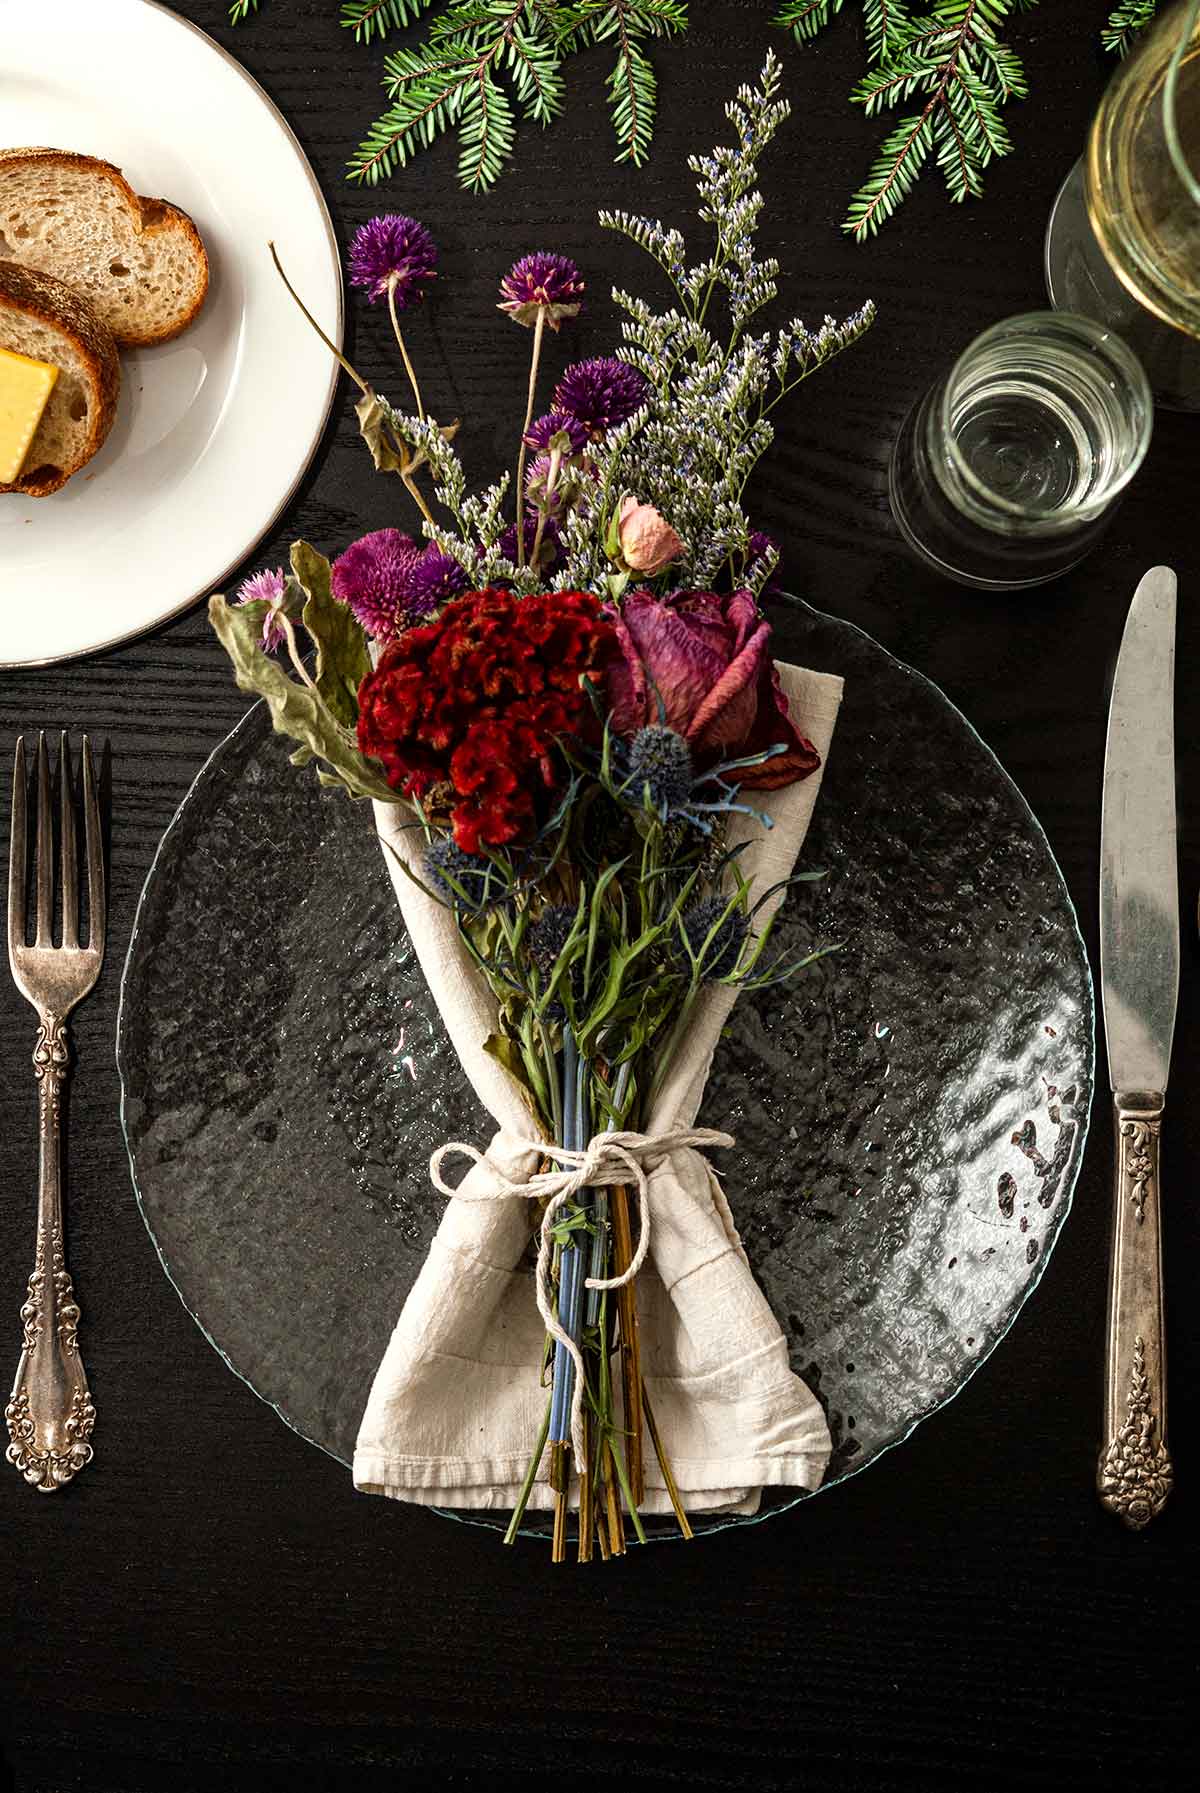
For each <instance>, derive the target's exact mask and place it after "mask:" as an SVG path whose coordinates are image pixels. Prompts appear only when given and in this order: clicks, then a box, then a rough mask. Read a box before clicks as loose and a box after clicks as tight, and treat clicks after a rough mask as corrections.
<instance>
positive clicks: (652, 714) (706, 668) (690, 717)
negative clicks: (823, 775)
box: [607, 591, 821, 790]
mask: <svg viewBox="0 0 1200 1793" xmlns="http://www.w3.org/2000/svg"><path fill="white" fill-rule="evenodd" d="M608 615H609V616H610V617H611V618H612V621H613V623H614V624H615V626H616V631H617V640H618V643H619V646H620V650H621V652H620V658H619V659H618V660H616V661H615V662H614V663H613V664H612V665H611V666H610V668H609V671H608V675H607V688H608V701H609V711H610V716H611V720H612V726H613V728H614V729H615V730H616V731H617V733H618V734H620V735H627V736H628V735H633V734H636V733H637V731H638V729H640V728H646V727H648V726H650V725H652V724H655V723H659V722H665V723H666V725H667V727H668V728H673V729H674V730H675V732H676V733H677V734H680V735H682V736H683V737H684V739H685V740H686V741H687V742H688V743H689V745H690V746H691V749H692V753H693V755H694V757H695V760H696V763H697V764H698V765H700V766H704V765H706V764H707V765H710V766H711V765H714V764H716V763H717V762H718V761H720V760H730V759H741V758H742V757H744V756H747V755H750V754H755V753H763V752H765V751H766V750H767V749H768V748H771V747H776V748H778V749H781V751H777V752H776V753H775V754H774V755H773V756H772V757H771V758H770V759H768V760H764V761H763V762H762V764H761V765H758V766H747V767H745V768H744V769H743V770H741V771H739V773H738V774H737V777H738V782H739V783H740V784H742V785H744V786H746V787H747V788H749V789H752V790H775V789H777V788H778V787H779V786H780V785H785V784H794V783H795V782H796V781H797V780H798V779H801V778H807V777H808V776H809V774H810V773H811V772H815V771H816V769H817V767H818V766H819V765H820V763H821V758H820V755H819V754H818V752H817V750H816V748H815V747H814V746H813V744H812V742H811V741H808V740H806V739H805V737H804V736H803V735H802V734H801V733H800V732H799V730H798V729H797V728H796V725H795V724H794V722H793V721H792V719H791V717H790V716H789V714H788V706H787V698H786V697H785V696H784V694H783V691H782V690H781V688H780V684H779V674H778V672H777V671H776V669H775V663H774V661H773V660H772V658H771V654H770V647H769V643H770V639H771V625H770V623H768V622H767V621H766V620H765V619H764V618H763V617H762V616H761V615H760V614H759V610H758V606H757V605H756V604H755V602H754V598H753V596H752V595H751V593H750V592H748V591H735V592H724V593H721V594H720V595H718V594H717V593H716V592H711V591H680V592H675V593H674V594H673V595H672V596H671V597H669V598H656V597H654V596H653V595H652V594H651V593H650V592H648V591H633V592H629V593H628V594H627V595H626V597H625V599H624V601H623V602H622V604H621V605H620V607H619V608H617V607H616V606H611V607H610V608H609V610H608Z"/></svg>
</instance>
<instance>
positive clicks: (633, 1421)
mask: <svg viewBox="0 0 1200 1793" xmlns="http://www.w3.org/2000/svg"><path fill="white" fill-rule="evenodd" d="M611 1203H612V1207H611V1212H612V1240H613V1246H612V1252H613V1263H612V1269H613V1274H614V1275H616V1276H620V1275H621V1274H622V1272H623V1271H624V1270H626V1269H627V1268H628V1266H629V1263H630V1261H631V1259H632V1257H633V1234H632V1229H631V1227H630V1222H629V1191H628V1190H627V1189H614V1190H613V1192H612V1197H611ZM616 1295H617V1320H618V1323H619V1325H620V1329H621V1395H622V1406H623V1408H624V1413H625V1431H626V1434H627V1436H628V1438H629V1481H630V1486H631V1488H632V1491H633V1504H634V1506H635V1507H640V1506H641V1504H642V1502H643V1500H645V1498H646V1477H645V1469H644V1465H643V1461H642V1352H641V1339H640V1334H639V1330H638V1317H637V1293H636V1291H635V1288H634V1285H633V1283H625V1284H624V1286H623V1287H622V1288H619V1289H618V1290H617V1291H616Z"/></svg>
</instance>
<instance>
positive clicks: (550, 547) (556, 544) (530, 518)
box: [497, 511, 562, 573]
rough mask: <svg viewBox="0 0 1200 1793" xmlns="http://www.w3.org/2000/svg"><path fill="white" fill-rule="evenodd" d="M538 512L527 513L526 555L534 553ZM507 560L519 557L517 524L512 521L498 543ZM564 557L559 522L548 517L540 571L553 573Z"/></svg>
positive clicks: (544, 530) (544, 531) (539, 553)
mask: <svg viewBox="0 0 1200 1793" xmlns="http://www.w3.org/2000/svg"><path fill="white" fill-rule="evenodd" d="M537 525H538V520H537V512H536V511H526V513H525V556H526V559H528V558H529V556H530V555H531V554H532V553H533V544H534V542H535V541H536V539H537ZM497 545H498V547H499V549H500V552H501V554H503V556H504V558H505V560H511V561H515V560H516V558H517V526H516V524H515V523H510V524H509V526H508V528H507V529H506V530H505V531H504V533H503V535H502V536H501V537H500V540H499V543H498V544H497ZM561 559H562V547H561V538H560V536H559V533H558V524H557V523H556V522H555V521H554V519H553V518H552V517H547V519H546V526H545V528H544V529H543V530H542V543H541V547H540V548H539V549H538V571H539V572H541V573H552V572H553V571H554V569H555V567H556V566H557V565H558V563H559V561H560V560H561Z"/></svg>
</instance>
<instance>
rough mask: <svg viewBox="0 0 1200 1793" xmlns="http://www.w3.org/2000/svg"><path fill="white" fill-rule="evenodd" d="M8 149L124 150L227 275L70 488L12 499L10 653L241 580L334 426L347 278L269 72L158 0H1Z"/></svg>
mask: <svg viewBox="0 0 1200 1793" xmlns="http://www.w3.org/2000/svg"><path fill="white" fill-rule="evenodd" d="M0 45H2V46H3V48H2V50H0V144H2V145H4V146H6V147H7V146H11V145H17V144H52V145H53V146H54V147H55V148H57V149H73V150H81V151H83V152H85V153H86V154H89V155H95V156H101V157H103V158H104V159H105V160H107V161H110V162H115V163H116V164H117V165H118V166H119V167H120V168H122V169H123V170H124V172H125V176H126V178H127V179H128V180H129V182H130V184H131V185H132V186H133V187H134V189H135V190H136V191H137V192H139V193H145V194H149V195H150V196H151V197H153V198H159V197H162V198H167V199H171V200H173V201H174V202H175V204H177V205H181V206H182V207H183V208H184V210H185V211H187V212H190V213H191V215H192V217H193V218H194V219H195V221H196V224H197V225H198V227H199V230H200V234H201V235H202V237H203V238H204V241H205V244H206V246H207V249H208V253H209V258H210V261H211V265H212V284H211V286H210V288H209V294H208V299H207V301H206V303H205V306H204V309H203V311H202V312H201V313H200V316H199V318H198V319H197V320H196V322H195V323H194V324H193V325H192V326H191V328H190V329H188V330H186V331H185V332H184V334H183V335H182V336H180V337H177V338H176V340H175V341H174V342H169V343H165V344H163V345H162V346H160V347H158V348H151V349H135V350H128V351H126V352H125V353H124V354H123V356H122V370H123V378H122V386H121V402H120V407H119V410H118V414H117V420H116V422H115V424H114V425H113V429H112V433H111V435H110V436H109V438H108V441H107V442H106V443H105V445H104V447H103V448H102V449H101V451H100V453H99V454H98V455H97V456H96V458H95V459H94V460H93V461H92V462H91V463H90V465H89V466H87V467H86V468H84V470H83V471H82V472H81V473H78V474H76V476H75V478H74V479H72V480H71V481H70V482H69V483H68V484H67V485H66V486H64V488H63V489H62V491H61V492H58V493H55V495H54V496H53V497H51V498H26V497H23V496H22V495H20V494H17V493H6V494H3V495H0V666H30V665H39V664H45V663H47V662H49V661H53V660H65V659H70V658H72V657H74V656H76V655H79V654H87V653H92V652H95V651H96V650H97V649H99V648H104V647H111V646H112V645H113V644H114V643H116V642H118V641H123V640H125V639H127V638H128V637H129V636H131V635H136V634H138V633H140V632H141V631H142V630H145V629H149V628H152V627H153V626H154V625H155V624H156V623H160V622H163V621H165V619H166V618H168V617H170V616H174V615H175V614H176V613H177V612H179V611H181V610H184V609H186V608H187V606H188V605H189V604H191V603H193V602H194V601H195V600H196V599H197V598H200V597H204V596H205V595H207V594H208V593H209V592H211V591H215V590H219V589H220V587H221V585H222V582H223V581H224V580H225V578H226V576H227V574H229V573H230V572H232V571H233V569H234V568H236V567H237V566H239V565H240V563H241V562H242V561H243V560H245V559H246V558H247V556H248V555H250V554H251V553H252V551H253V549H254V546H255V544H256V542H258V541H259V540H260V539H261V538H262V537H263V536H264V535H265V534H266V533H267V531H268V530H269V529H270V527H271V525H272V524H273V523H274V521H275V519H276V517H277V516H278V515H279V513H280V512H281V511H282V509H283V507H284V506H285V505H286V504H287V502H288V499H289V498H290V497H291V495H292V493H293V492H294V491H295V489H296V486H297V484H298V483H299V480H300V478H301V476H302V474H303V473H304V470H305V468H306V467H307V466H308V463H309V460H310V459H311V457H312V454H313V451H314V449H315V448H316V445H317V442H318V440H319V438H320V435H321V431H322V428H323V427H324V423H325V419H326V417H327V416H328V414H329V406H330V402H331V400H332V397H333V390H334V385H335V382H336V375H337V365H336V363H335V362H334V360H333V357H332V356H331V355H330V354H329V351H328V350H327V349H326V348H324V347H323V346H322V345H321V343H320V342H319V341H318V340H317V338H316V336H315V335H314V334H313V332H312V330H311V329H310V328H309V326H308V325H307V324H306V323H305V321H304V319H303V318H302V317H301V315H300V313H299V312H298V311H297V310H296V307H295V306H294V304H293V303H292V301H291V299H290V298H289V297H288V295H287V292H286V291H285V290H284V287H283V285H282V284H281V282H280V280H279V276H278V275H277V274H276V272H275V270H274V267H273V266H272V263H271V258H270V255H269V253H268V251H267V240H268V238H272V237H273V238H274V240H275V242H276V245H277V247H278V249H279V254H280V257H281V259H282V261H283V264H284V266H285V267H286V268H287V270H288V274H289V276H290V277H291V279H292V281H293V283H294V284H295V286H296V287H297V290H298V291H299V292H301V293H302V294H303V295H304V298H305V300H306V302H307V304H308V305H309V307H310V309H311V310H312V312H313V313H314V315H315V316H316V318H317V319H318V320H319V322H320V323H321V325H322V327H323V328H324V329H325V330H326V331H327V332H328V334H329V335H330V336H331V337H332V338H333V339H334V341H335V342H338V343H339V344H340V342H341V335H342V283H341V270H340V266H339V261H338V253H337V244H336V242H335V239H334V235H333V228H332V226H331V224H330V221H329V214H328V212H327V210H326V208H325V202H324V200H323V199H322V198H321V193H320V189H319V188H318V186H317V183H316V179H315V177H314V175H313V172H312V169H311V168H310V167H309V165H308V162H307V161H306V159H305V156H304V152H303V151H302V150H301V148H300V145H299V144H298V143H297V141H296V139H295V137H294V136H293V135H292V133H291V131H290V129H289V128H288V126H287V124H286V123H285V121H284V120H283V118H282V117H281V115H280V114H279V112H278V111H277V110H276V109H275V107H274V105H273V104H272V103H271V101H270V100H269V99H268V98H267V96H266V94H265V93H264V92H263V90H262V88H261V87H259V86H258V84H257V82H255V81H253V80H251V78H250V76H249V75H247V74H246V73H245V71H244V70H243V69H241V68H239V67H238V65H237V64H236V63H235V62H234V61H232V59H231V58H230V57H229V56H227V55H226V54H225V52H224V51H223V50H221V49H220V48H218V46H217V45H216V44H215V43H214V42H213V41H212V39H211V38H209V37H206V36H205V34H204V33H203V32H202V31H198V30H196V29H195V27H194V26H191V25H189V24H187V23H186V22H185V21H184V20H183V19H180V18H178V17H177V16H176V15H175V14H174V13H171V12H168V11H167V10H166V9H165V8H164V7H161V6H158V5H155V4H153V3H152V0H103V4H102V5H97V4H96V0H54V4H53V5H52V6H43V5H30V4H29V0H0Z"/></svg>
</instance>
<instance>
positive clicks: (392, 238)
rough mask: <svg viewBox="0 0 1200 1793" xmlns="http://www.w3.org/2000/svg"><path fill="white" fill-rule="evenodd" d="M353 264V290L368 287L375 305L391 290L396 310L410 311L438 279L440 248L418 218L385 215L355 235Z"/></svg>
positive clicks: (397, 213) (350, 256)
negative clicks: (438, 250)
mask: <svg viewBox="0 0 1200 1793" xmlns="http://www.w3.org/2000/svg"><path fill="white" fill-rule="evenodd" d="M349 264H350V284H351V286H362V287H366V289H367V297H368V298H369V299H370V300H371V301H372V303H375V302H376V301H378V300H380V299H386V298H387V295H388V291H389V289H390V290H391V292H392V295H393V302H394V304H395V307H396V310H397V311H409V310H410V309H411V308H412V307H413V306H414V305H419V304H420V303H421V300H422V299H423V298H424V297H425V286H424V283H425V282H426V281H429V280H432V279H433V278H434V276H435V273H436V271H437V244H436V243H435V242H434V240H433V238H432V237H431V236H430V234H429V232H428V231H427V230H426V228H425V226H424V225H423V224H418V222H417V220H416V219H415V218H408V217H405V215H404V214H403V213H402V212H385V213H384V214H383V215H382V216H381V217H378V218H369V219H368V220H367V222H366V223H365V224H362V225H360V226H359V228H358V229H357V230H356V231H355V233H354V238H353V241H352V242H351V244H350V255H349Z"/></svg>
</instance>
